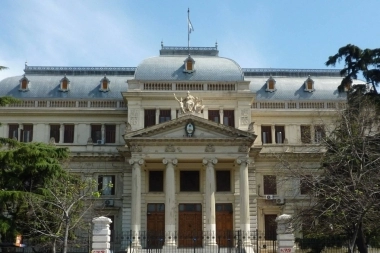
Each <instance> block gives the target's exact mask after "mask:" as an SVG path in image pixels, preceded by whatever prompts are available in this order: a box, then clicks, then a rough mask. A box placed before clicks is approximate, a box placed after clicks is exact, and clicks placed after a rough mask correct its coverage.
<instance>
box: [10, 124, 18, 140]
mask: <svg viewBox="0 0 380 253" xmlns="http://www.w3.org/2000/svg"><path fill="white" fill-rule="evenodd" d="M8 127H9V134H8V138H10V139H16V140H18V124H9V125H8Z"/></svg>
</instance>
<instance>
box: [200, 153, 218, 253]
mask: <svg viewBox="0 0 380 253" xmlns="http://www.w3.org/2000/svg"><path fill="white" fill-rule="evenodd" d="M217 162H218V160H217V159H216V158H213V159H203V164H204V165H206V182H205V200H206V201H205V202H206V206H205V207H206V210H205V212H206V233H209V234H208V236H207V238H208V239H207V241H206V242H205V245H206V246H213V245H216V223H215V168H214V165H215V164H216V163H217Z"/></svg>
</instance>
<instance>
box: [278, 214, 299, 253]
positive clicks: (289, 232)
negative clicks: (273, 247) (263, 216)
mask: <svg viewBox="0 0 380 253" xmlns="http://www.w3.org/2000/svg"><path fill="white" fill-rule="evenodd" d="M291 219H292V216H291V215H288V214H282V215H280V216H278V217H277V218H276V222H277V253H294V252H295V247H294V246H295V244H294V234H293V228H292V223H291Z"/></svg>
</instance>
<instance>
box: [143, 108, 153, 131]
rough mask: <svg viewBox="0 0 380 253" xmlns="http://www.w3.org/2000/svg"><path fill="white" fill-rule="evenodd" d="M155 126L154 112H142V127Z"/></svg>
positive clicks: (151, 110) (149, 110)
mask: <svg viewBox="0 0 380 253" xmlns="http://www.w3.org/2000/svg"><path fill="white" fill-rule="evenodd" d="M155 124H156V110H155V109H147V110H145V111H144V127H150V126H154V125H155Z"/></svg>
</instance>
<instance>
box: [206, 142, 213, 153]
mask: <svg viewBox="0 0 380 253" xmlns="http://www.w3.org/2000/svg"><path fill="white" fill-rule="evenodd" d="M205 152H215V147H214V145H213V144H207V146H206V148H205Z"/></svg>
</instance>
